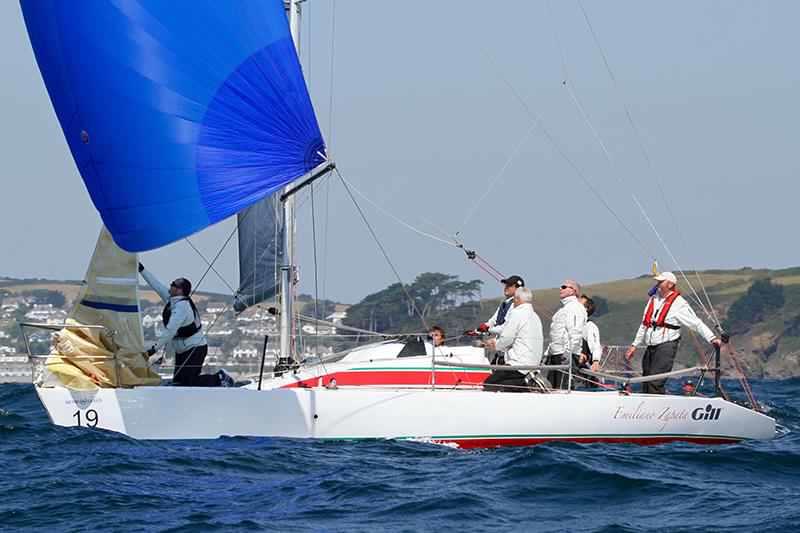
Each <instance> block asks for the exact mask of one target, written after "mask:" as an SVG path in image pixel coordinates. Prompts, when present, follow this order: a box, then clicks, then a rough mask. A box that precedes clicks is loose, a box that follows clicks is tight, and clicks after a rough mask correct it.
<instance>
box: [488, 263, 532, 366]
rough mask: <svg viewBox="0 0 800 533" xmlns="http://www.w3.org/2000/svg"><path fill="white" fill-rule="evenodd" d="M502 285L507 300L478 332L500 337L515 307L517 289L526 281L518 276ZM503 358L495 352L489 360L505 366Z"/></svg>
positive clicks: (494, 363)
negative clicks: (509, 313)
mask: <svg viewBox="0 0 800 533" xmlns="http://www.w3.org/2000/svg"><path fill="white" fill-rule="evenodd" d="M500 283H502V284H503V296H504V297H505V299H504V300H503V301H502V302H500V305H499V306H497V309H496V310H495V312H494V314H493V315H492V316H491V318H489V320H487V321H486V322H484V323H483V324H481V325H480V326H478V331H479V332H481V333H487V332H488V333H491V334H493V335H495V336H497V335H500V332H501V331H503V325H504V324H505V323H506V316H508V312H509V311H511V308H512V307H514V295H515V294H516V292H517V289H519V288H520V287H524V286H525V281H524V280H523V279H522V278H521V277H519V276H517V275H514V276H509V277H507V278H506V279H501V280H500ZM487 357H489V354H487ZM502 357H503V355H502V353H500V352H495V353H494V354H492V356H491V357H489V360H490V361H491V362H492V364H493V365H496V364H503V361H502Z"/></svg>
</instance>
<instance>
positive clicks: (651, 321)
mask: <svg viewBox="0 0 800 533" xmlns="http://www.w3.org/2000/svg"><path fill="white" fill-rule="evenodd" d="M654 279H655V280H656V281H657V282H658V285H657V286H656V288H657V290H656V292H655V294H653V295H652V296H651V297H650V299H649V300H647V305H646V306H645V308H644V317H643V318H642V323H641V324H640V325H639V329H638V330H637V331H636V337H635V338H634V339H633V343H631V346H630V348H628V351H627V352H626V353H625V357H627V358H628V359H631V358H633V354H634V353H635V352H636V348H637V347H638V346H641V345H642V344H644V345H645V346H646V347H647V349H646V350H645V352H644V357H643V358H642V375H643V376H652V375H654V374H663V373H666V372H670V371H671V370H672V365H673V363H674V362H675V355H676V354H677V353H678V342H679V341H680V339H681V326H685V327H687V328H689V329H691V330H693V331H695V332H696V333H697V334H698V335H700V336H701V337H703V338H704V339H705V340H706V341H707V342H709V343H711V344H713V345H715V346H719V345H720V343H721V341H720V339H719V338H717V336H716V335H714V332H712V331H711V329H709V327H708V326H706V325H705V324H704V323H703V321H702V320H700V318H698V316H697V315H696V314H695V313H694V311H693V310H692V308H691V307H690V306H689V302H687V301H686V300H685V299H684V298H683V296H681V293H680V292H679V291H678V289H677V283H678V278H676V277H675V274H673V273H672V272H662V273H661V274H659V275H657V276H656V277H655V278H654ZM666 383H667V380H666V379H662V380H658V381H649V382H645V383H642V392H645V393H650V394H664V392H665V391H666Z"/></svg>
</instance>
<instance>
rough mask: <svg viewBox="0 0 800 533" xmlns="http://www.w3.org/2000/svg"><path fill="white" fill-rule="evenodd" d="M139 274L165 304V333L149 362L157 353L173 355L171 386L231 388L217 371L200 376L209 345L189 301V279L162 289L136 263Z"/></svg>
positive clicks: (230, 382) (149, 352) (227, 378)
mask: <svg viewBox="0 0 800 533" xmlns="http://www.w3.org/2000/svg"><path fill="white" fill-rule="evenodd" d="M139 272H140V273H141V274H142V277H143V278H144V279H145V281H147V284H148V285H150V287H151V288H152V289H153V290H154V291H155V292H156V293H157V294H158V295H159V296H160V297H161V299H162V300H163V301H164V303H165V304H166V305H165V306H164V312H163V313H162V315H161V317H162V320H163V324H164V329H163V330H162V331H161V333H160V334H159V336H158V339H157V340H156V343H155V344H154V345H153V346H151V347H150V349H149V350H147V355H148V356H150V361H151V362H157V361H159V360H161V359H163V356H162V357H159V356H156V355H155V354H156V352H157V351H158V350H160V349H161V348H165V349H166V352H167V353H168V354H172V353H174V354H175V370H174V372H173V377H172V384H173V385H183V386H190V387H219V386H223V387H231V386H233V378H231V377H230V376H229V375H228V374H227V372H225V371H224V370H220V371H219V372H217V373H216V374H201V373H200V370H201V369H202V367H203V361H204V360H205V358H206V354H208V343H207V342H206V336H205V334H204V333H203V331H202V328H203V324H202V322H201V321H200V314H199V313H198V312H197V307H195V305H194V302H193V301H192V299H191V298H190V294H191V293H192V284H191V283H190V282H189V280H188V279H185V278H178V279H176V280H175V281H173V282H172V283H171V284H170V286H169V288H167V287H165V286H164V284H162V283H161V282H160V281H158V279H156V277H155V276H153V274H152V273H150V271H148V270H146V269H145V268H144V265H142V264H141V263H139Z"/></svg>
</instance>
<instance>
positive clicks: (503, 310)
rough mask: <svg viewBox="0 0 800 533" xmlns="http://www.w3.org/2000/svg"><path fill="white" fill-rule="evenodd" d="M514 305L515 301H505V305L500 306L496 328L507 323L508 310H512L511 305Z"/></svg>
mask: <svg viewBox="0 0 800 533" xmlns="http://www.w3.org/2000/svg"><path fill="white" fill-rule="evenodd" d="M513 303H514V300H504V301H503V303H501V304H500V307H498V308H497V320H496V321H495V325H496V326H502V325H503V324H505V323H506V315H507V314H508V310H509V309H511V305H512V304H513Z"/></svg>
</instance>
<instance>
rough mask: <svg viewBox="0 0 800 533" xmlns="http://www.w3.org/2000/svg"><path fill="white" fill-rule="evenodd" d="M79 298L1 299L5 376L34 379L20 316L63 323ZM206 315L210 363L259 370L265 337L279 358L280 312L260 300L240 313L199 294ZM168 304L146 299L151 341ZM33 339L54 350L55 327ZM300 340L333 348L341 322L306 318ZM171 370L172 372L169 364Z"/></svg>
mask: <svg viewBox="0 0 800 533" xmlns="http://www.w3.org/2000/svg"><path fill="white" fill-rule="evenodd" d="M72 305H73V302H70V301H67V302H66V305H65V306H64V307H63V308H60V307H57V306H54V305H53V304H52V303H43V302H41V301H38V300H37V299H36V298H34V297H30V296H20V295H8V294H6V295H4V297H3V298H2V305H0V382H2V381H30V378H31V365H30V363H29V362H28V357H27V353H26V350H25V344H24V342H23V340H22V337H21V335H20V329H19V325H18V321H24V322H32V323H41V324H51V325H53V324H63V323H64V322H65V321H66V320H67V317H68V310H69V309H71V307H72ZM197 305H198V310H199V312H200V319H201V321H202V322H203V326H204V329H205V332H206V335H207V337H208V339H209V351H208V356H207V357H206V361H205V366H206V367H209V370H208V371H213V370H210V369H219V368H225V369H226V370H227V371H229V372H231V373H232V374H233V375H234V376H237V377H244V376H248V375H257V374H258V371H259V369H260V365H261V357H262V352H263V350H264V339H265V338H267V339H268V342H267V349H266V352H265V353H264V356H265V358H264V366H265V369H266V370H267V373H268V372H269V370H270V369H271V368H272V367H273V366H274V365H275V362H276V360H277V358H278V353H277V347H278V344H279V339H278V335H279V332H278V321H277V319H276V317H275V315H273V314H270V313H269V312H268V311H267V309H265V308H262V307H260V306H255V307H252V308H250V309H248V310H246V311H244V312H243V313H241V314H239V315H236V314H235V313H234V312H233V310H232V308H231V306H230V305H229V304H228V303H226V302H225V301H219V300H214V299H208V300H205V299H201V298H198V300H197ZM161 312H162V306H161V305H160V304H158V305H153V304H152V303H151V302H150V301H147V300H142V311H141V317H142V331H143V332H144V336H145V344H146V345H147V344H148V343H152V342H153V341H154V340H155V339H156V337H157V336H158V335H159V334H160V332H161V331H162V329H163V324H162V318H161ZM346 317H347V312H346V308H344V307H341V308H339V307H337V311H336V312H334V313H331V314H330V315H328V316H327V317H326V321H327V322H330V323H332V324H341V323H342V321H343V320H344V319H346ZM26 331H27V332H28V343H29V345H30V347H31V351H33V352H34V353H35V354H36V355H44V354H47V353H49V350H50V349H51V339H52V335H53V332H52V331H49V330H36V329H26ZM298 333H299V334H298V337H297V340H296V346H297V350H298V352H300V353H301V354H302V355H303V357H311V356H324V355H328V354H331V353H333V351H334V350H333V345H332V342H333V340H332V339H333V336H335V335H336V334H337V331H336V328H335V327H333V326H329V325H322V324H313V323H312V324H302V325H301V328H300V331H299V332H298ZM164 372H166V374H165V375H167V374H168V372H167V371H166V370H164Z"/></svg>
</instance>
